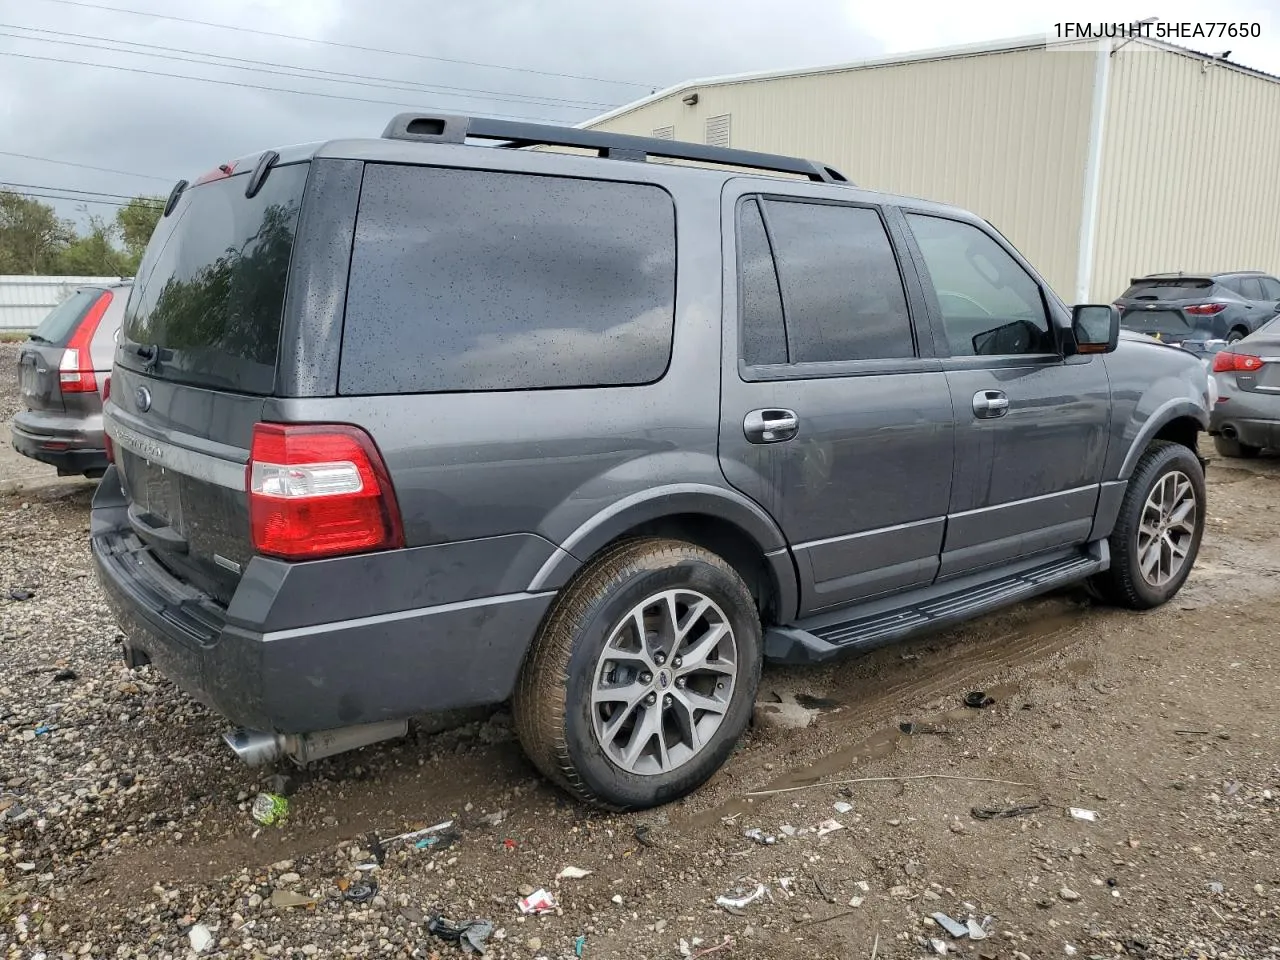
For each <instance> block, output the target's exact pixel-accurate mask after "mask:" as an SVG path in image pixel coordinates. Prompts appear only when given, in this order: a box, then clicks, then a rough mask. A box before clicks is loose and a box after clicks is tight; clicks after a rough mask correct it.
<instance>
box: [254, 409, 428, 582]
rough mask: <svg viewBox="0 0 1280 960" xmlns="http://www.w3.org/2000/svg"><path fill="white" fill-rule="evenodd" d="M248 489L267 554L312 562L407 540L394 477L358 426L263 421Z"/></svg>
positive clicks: (259, 546) (261, 548)
mask: <svg viewBox="0 0 1280 960" xmlns="http://www.w3.org/2000/svg"><path fill="white" fill-rule="evenodd" d="M245 487H246V489H247V490H248V494H249V523H250V528H251V530H252V534H253V545H254V547H255V549H256V550H257V551H258V552H259V553H261V554H264V555H267V556H273V557H282V558H284V559H288V560H314V559H318V558H320V557H333V556H339V555H342V554H350V553H361V552H365V551H369V550H389V549H393V548H396V547H402V546H404V532H403V529H402V527H401V525H400V508H399V506H398V505H397V504H396V496H395V490H394V489H393V488H392V486H391V476H390V475H389V474H388V473H387V468H386V464H384V463H383V461H382V455H381V454H380V453H379V452H378V448H377V447H376V446H374V443H373V440H372V439H371V438H370V437H369V435H368V434H367V433H365V432H364V431H363V430H360V429H359V428H357V427H352V426H348V425H345V424H327V423H325V424H316V423H308V424H291V423H290V424H285V423H259V424H257V425H256V426H255V427H254V428H253V446H252V449H251V451H250V454H249V463H248V466H247V467H246V468H245Z"/></svg>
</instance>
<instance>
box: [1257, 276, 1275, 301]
mask: <svg viewBox="0 0 1280 960" xmlns="http://www.w3.org/2000/svg"><path fill="white" fill-rule="evenodd" d="M1258 282H1259V283H1260V284H1262V294H1263V296H1262V299H1264V300H1280V280H1277V279H1276V278H1275V277H1261V278H1260V279H1259V280H1258Z"/></svg>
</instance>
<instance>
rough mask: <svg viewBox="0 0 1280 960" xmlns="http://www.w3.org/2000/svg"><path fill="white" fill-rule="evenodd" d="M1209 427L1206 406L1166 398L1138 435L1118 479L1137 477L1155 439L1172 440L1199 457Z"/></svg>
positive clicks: (1184, 400) (1130, 446)
mask: <svg viewBox="0 0 1280 960" xmlns="http://www.w3.org/2000/svg"><path fill="white" fill-rule="evenodd" d="M1208 429H1209V415H1208V414H1207V413H1206V412H1205V410H1204V408H1203V407H1202V406H1200V405H1199V404H1197V403H1195V402H1194V401H1191V400H1188V399H1185V398H1180V399H1175V400H1168V401H1166V402H1165V403H1163V404H1161V405H1160V407H1158V408H1157V409H1156V410H1155V412H1154V413H1152V415H1151V416H1150V417H1148V418H1147V422H1146V423H1145V424H1143V426H1142V429H1141V430H1140V431H1138V435H1137V436H1136V437H1134V439H1133V443H1131V444H1130V445H1129V452H1128V453H1126V454H1125V458H1124V463H1123V464H1122V465H1121V467H1120V476H1119V477H1118V478H1117V479H1119V480H1125V481H1127V480H1128V479H1129V478H1130V477H1132V476H1133V471H1134V468H1135V467H1137V465H1138V460H1139V459H1140V458H1141V457H1142V454H1143V453H1144V452H1145V451H1146V449H1147V447H1149V446H1151V442H1152V441H1153V440H1171V441H1173V442H1174V443H1178V444H1181V445H1182V446H1184V447H1187V448H1188V449H1189V450H1191V452H1192V453H1195V454H1196V455H1197V456H1199V453H1198V441H1199V437H1200V434H1201V433H1202V432H1203V431H1205V430H1208Z"/></svg>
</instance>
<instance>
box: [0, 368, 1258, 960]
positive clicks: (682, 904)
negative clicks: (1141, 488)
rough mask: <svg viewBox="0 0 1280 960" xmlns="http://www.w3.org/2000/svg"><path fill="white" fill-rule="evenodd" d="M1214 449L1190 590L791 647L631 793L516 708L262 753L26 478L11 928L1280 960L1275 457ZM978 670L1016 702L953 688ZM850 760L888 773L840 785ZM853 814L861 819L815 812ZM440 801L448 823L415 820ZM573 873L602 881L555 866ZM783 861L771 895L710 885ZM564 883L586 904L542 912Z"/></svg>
mask: <svg viewBox="0 0 1280 960" xmlns="http://www.w3.org/2000/svg"><path fill="white" fill-rule="evenodd" d="M11 352H12V351H11V348H10V347H8V346H5V345H0V398H2V399H0V404H5V405H6V406H5V407H4V410H5V411H6V412H9V411H11V409H12V403H11V401H10V399H9V396H8V395H10V394H11V393H12V390H13V383H12V372H11V370H12V366H13V364H12V357H11V356H10V355H9V354H10V353H11ZM1210 477H1211V483H1210V510H1211V517H1210V523H1209V526H1208V532H1207V534H1206V542H1205V546H1204V549H1203V551H1202V554H1201V560H1200V562H1199V563H1198V564H1197V569H1196V572H1195V574H1194V576H1193V578H1192V580H1191V581H1190V582H1189V583H1188V585H1187V587H1186V588H1185V589H1184V591H1183V593H1182V594H1181V595H1180V596H1179V597H1178V598H1177V600H1176V601H1174V602H1173V603H1171V604H1169V605H1167V606H1166V607H1164V608H1162V609H1161V610H1158V611H1154V612H1151V613H1148V614H1142V615H1137V614H1130V613H1124V612H1119V611H1114V610H1108V609H1104V608H1099V607H1095V606H1092V605H1090V604H1089V602H1088V601H1087V599H1085V598H1084V597H1083V596H1082V595H1080V594H1078V593H1073V592H1068V593H1064V594H1060V595H1055V596H1051V597H1048V598H1045V599H1042V600H1039V601H1036V602H1034V603H1030V604H1024V605H1021V606H1019V607H1017V608H1014V609H1012V610H1009V611H1007V612H1005V613H1001V614H999V615H997V616H994V617H989V618H986V619H984V620H982V621H980V622H977V623H975V624H972V625H969V626H967V627H966V628H964V629H961V630H956V631H951V632H948V633H945V634H940V635H937V636H933V637H928V638H924V639H921V640H917V641H913V642H910V643H908V644H905V645H902V646H898V647H894V648H891V649H886V650H882V651H879V652H877V653H875V654H872V655H869V656H866V657H861V658H858V659H856V660H852V661H848V662H846V663H843V664H838V665H835V666H831V667H826V668H821V669H807V670H794V669H789V670H780V669H771V670H768V671H766V674H765V678H764V683H763V686H762V694H761V700H762V705H761V707H760V709H759V711H758V722H757V723H756V724H755V725H754V726H753V728H752V730H751V732H750V734H749V735H748V737H746V738H745V740H744V742H743V744H742V746H741V749H740V750H739V751H738V752H737V753H736V754H735V756H734V757H733V759H732V760H731V761H730V762H729V764H728V765H727V767H726V769H725V770H724V771H723V772H722V773H721V774H720V775H718V776H717V777H716V778H715V779H714V780H713V781H712V782H711V783H709V784H708V785H707V787H706V788H704V789H703V790H702V791H701V792H700V793H699V794H698V795H696V796H695V797H692V798H689V799H688V800H685V801H683V802H680V803H676V804H672V805H670V806H668V807H665V808H662V809H659V810H655V811H649V812H646V813H642V814H633V815H615V816H611V815H605V814H599V813H596V812H592V811H588V810H586V809H583V808H581V807H578V806H576V805H575V804H573V803H571V802H568V801H566V800H565V799H564V798H563V797H561V796H560V795H559V794H557V793H556V792H555V791H554V790H552V789H550V788H549V787H547V786H546V785H545V784H544V783H543V782H542V781H541V780H540V779H539V778H538V777H537V776H536V775H535V774H534V772H533V771H532V768H531V767H530V766H529V765H528V763H527V762H526V761H525V760H524V759H523V757H522V756H521V754H520V751H519V747H518V745H517V744H516V743H515V741H514V739H513V736H512V733H511V728H510V723H509V718H508V717H507V716H506V715H505V714H504V713H503V712H502V711H498V712H496V713H493V714H490V715H486V716H483V717H477V718H475V719H474V720H472V721H471V722H469V723H467V724H465V725H463V726H460V727H457V728H455V729H450V730H446V731H443V732H436V733H428V732H426V730H427V728H425V727H424V728H423V729H420V730H418V731H416V732H415V735H414V736H412V737H410V738H408V739H406V740H404V741H401V742H397V743H391V744H383V745H379V746H376V747H372V748H369V749H366V750H362V751H358V752H355V753H352V754H349V755H345V756H342V757H337V758H333V759H332V760H329V761H325V762H322V763H321V764H319V765H317V767H316V768H315V769H314V770H311V771H308V772H307V773H306V774H305V775H304V774H302V773H299V772H296V771H293V772H290V771H284V773H288V774H289V776H288V778H287V780H283V781H282V780H275V781H273V779H272V773H271V771H253V770H249V769H246V768H244V767H242V766H240V765H239V764H238V763H236V762H235V761H233V760H232V758H231V757H230V754H229V751H227V750H226V748H225V746H224V745H223V744H222V743H221V742H220V734H221V732H222V731H223V730H224V724H223V723H222V722H221V721H220V720H219V718H217V717H216V716H214V715H212V714H210V713H209V712H208V711H207V710H205V709H204V708H203V707H201V706H199V705H198V704H196V703H194V702H193V701H192V700H190V699H189V698H188V697H186V696H185V695H184V694H182V693H181V692H180V691H178V690H176V689H175V688H174V687H173V686H172V685H170V684H169V683H168V682H167V681H166V680H165V679H164V678H163V677H160V676H158V675H156V674H155V673H154V672H152V671H150V670H149V669H148V668H143V669H141V670H138V671H129V670H127V669H126V668H125V667H124V666H123V665H122V663H121V662H120V660H119V641H120V634H119V631H118V630H117V628H116V627H115V624H114V623H113V622H112V620H111V618H110V616H109V615H108V613H107V611H106V609H105V606H104V603H103V600H102V597H101V595H100V593H99V591H98V587H97V585H96V582H95V580H94V578H93V574H92V570H91V563H90V560H89V556H88V551H87V548H86V544H85V535H86V531H87V526H88V500H89V496H90V493H89V491H87V490H85V489H83V488H56V489H49V490H46V491H44V492H43V493H25V494H22V495H19V496H15V497H8V498H0V719H3V726H0V784H2V785H3V791H2V792H0V948H3V949H4V950H6V951H7V952H6V956H8V957H13V958H18V957H22V958H35V957H38V956H45V957H48V958H55V957H94V958H98V957H102V958H106V957H148V958H164V957H173V958H178V957H187V956H189V955H191V953H192V945H193V943H195V944H198V945H199V946H201V947H203V948H204V949H203V955H204V956H220V957H281V958H294V957H310V956H325V957H328V956H333V957H337V956H368V957H405V956H418V957H423V958H427V957H432V956H437V955H438V956H439V957H450V956H461V955H462V953H461V950H460V949H459V947H458V946H456V945H454V944H451V943H448V942H446V941H444V940H442V939H439V938H437V937H433V936H432V935H431V934H430V933H429V932H428V931H427V921H428V920H429V918H430V917H431V916H432V915H433V914H435V913H437V912H439V913H441V914H443V915H444V916H445V917H447V918H449V919H452V920H455V921H464V920H469V919H473V918H483V919H487V920H490V921H491V922H492V923H493V924H494V927H495V930H494V933H493V934H492V937H491V939H490V940H489V944H488V946H489V951H490V953H489V955H490V956H494V957H503V958H506V957H510V958H515V957H521V958H530V960H532V958H537V957H547V958H562V957H574V956H575V955H581V956H583V957H587V958H592V960H594V958H627V960H632V958H666V957H671V958H676V957H680V956H682V955H699V954H700V953H702V954H703V955H709V956H711V957H713V958H720V957H725V958H739V960H741V958H780V960H788V958H795V960H799V958H854V957H856V958H863V957H870V956H872V955H873V954H874V955H875V956H876V957H878V958H898V957H923V956H927V955H929V953H930V950H931V949H932V948H931V947H930V946H929V940H930V939H931V938H936V939H938V940H939V941H940V942H942V943H945V944H946V946H947V949H948V951H949V952H951V953H958V954H961V955H964V956H968V957H974V958H977V957H984V956H985V957H997V958H1014V960H1017V958H1039V957H1055V956H1078V957H1081V958H1085V957H1115V956H1137V957H1151V958H1164V957H1202V956H1203V957H1239V958H1261V957H1267V956H1275V955H1277V954H1280V856H1278V852H1280V809H1278V802H1280V801H1278V799H1277V798H1278V797H1280V749H1278V748H1280V720H1278V719H1277V711H1276V703H1277V700H1278V699H1280V651H1278V650H1277V646H1276V639H1275V636H1276V635H1275V628H1274V623H1275V610H1276V609H1277V606H1276V603H1277V599H1278V597H1277V594H1280V577H1278V576H1277V573H1280V546H1278V544H1277V541H1276V539H1275V536H1274V531H1275V529H1276V526H1277V524H1276V520H1277V513H1276V511H1277V504H1278V503H1280V498H1278V497H1277V493H1278V492H1280V460H1277V459H1270V460H1268V459H1263V460H1261V461H1256V462H1252V463H1248V464H1245V463H1243V462H1232V463H1229V464H1223V463H1222V462H1221V461H1217V462H1215V463H1214V465H1213V466H1212V467H1211V469H1210ZM11 591H17V592H18V593H17V595H18V596H22V595H25V594H26V593H30V594H31V596H30V598H29V599H26V600H15V599H8V598H10V597H11ZM975 689H981V690H986V691H987V692H988V693H989V694H991V695H992V696H993V697H994V699H995V701H996V702H995V703H994V704H993V705H992V706H990V707H988V708H986V709H982V710H971V709H965V708H964V707H962V706H959V704H960V700H961V698H962V697H963V695H964V694H965V692H966V691H969V690H975ZM795 717H799V718H801V720H807V721H809V724H808V726H806V727H804V728H803V729H792V728H789V727H788V726H787V723H786V721H787V720H788V718H795ZM904 724H906V725H908V726H906V728H905V730H904V728H903V726H902V725H904ZM924 777H927V779H918V778H924ZM950 778H954V779H950ZM842 779H858V780H860V781H862V782H855V783H847V784H832V785H827V784H828V782H829V781H831V780H842ZM271 786H276V787H281V788H283V789H285V790H287V791H288V792H289V793H290V804H291V809H290V815H289V817H288V819H287V821H286V822H285V824H284V825H283V826H280V827H272V828H262V827H259V826H258V825H257V824H256V823H254V822H253V820H252V818H251V816H250V813H249V806H250V803H251V801H252V799H253V797H254V795H255V794H256V793H257V792H258V791H259V790H261V789H263V788H267V787H271ZM767 791H785V792H767ZM753 792H755V793H759V794H760V795H757V796H748V794H750V793H753ZM762 792H763V793H762ZM1015 806H1017V807H1023V808H1025V809H1023V810H1022V811H1021V812H1019V813H1018V815H1016V816H1009V817H997V818H993V819H981V818H980V817H978V816H976V815H975V813H974V810H975V809H977V810H979V811H981V810H983V809H1000V810H1007V809H1009V808H1011V807H1015ZM1070 807H1079V808H1087V809H1089V810H1093V811H1096V814H1097V819H1096V821H1086V820H1078V819H1074V818H1073V817H1072V816H1071V815H1070V814H1069V813H1068V809H1067V808H1070ZM828 819H835V820H836V821H838V822H839V823H840V824H841V825H842V829H839V830H835V831H833V832H830V833H826V834H824V835H822V836H818V835H817V833H816V832H815V831H814V829H813V828H815V827H816V826H817V825H819V824H821V823H822V822H823V821H826V820H828ZM446 820H453V821H454V822H455V831H454V832H448V833H446V834H443V837H444V839H443V840H441V841H440V842H437V843H435V844H434V845H431V846H426V847H424V848H422V849H420V848H418V847H417V845H416V844H415V843H414V842H412V841H391V840H389V838H390V837H393V836H394V835H396V834H398V833H402V832H405V831H408V830H414V829H420V828H422V827H426V826H430V825H433V824H436V823H439V822H442V821H446ZM749 828H759V829H761V830H762V831H763V832H764V833H765V834H766V835H770V836H774V837H776V838H777V841H776V842H775V843H772V844H761V843H757V842H755V841H753V840H751V839H749V838H747V837H745V836H744V835H743V833H744V830H746V829H749ZM569 866H573V867H579V868H582V869H583V870H586V871H590V873H589V874H588V875H586V876H585V877H581V878H578V879H570V878H564V879H559V880H558V879H557V875H558V874H560V872H561V871H562V870H563V869H564V868H565V867H569ZM758 885H763V886H764V888H765V891H766V892H765V894H764V896H763V898H762V899H760V900H757V901H755V902H753V903H750V904H748V905H746V906H744V907H743V908H741V909H726V908H723V907H720V906H717V905H716V902H715V901H716V898H717V897H718V896H719V895H721V894H726V893H730V894H735V895H736V892H741V893H751V892H753V891H755V890H756V889H757V886H758ZM539 887H544V888H546V889H547V890H550V891H552V893H553V894H554V895H555V897H556V898H557V899H558V902H559V907H558V909H556V910H555V911H553V912H551V913H549V914H546V915H544V916H539V917H525V916H522V915H520V913H519V912H518V911H517V909H516V900H517V899H518V898H519V897H520V896H521V895H522V894H528V893H530V892H531V891H532V890H533V889H535V888H539ZM935 912H943V913H945V914H947V915H948V916H949V917H950V918H954V919H956V920H959V921H960V922H961V923H964V922H966V921H967V920H968V919H969V918H970V916H972V917H973V918H974V919H975V921H977V922H978V923H979V924H981V923H982V922H983V921H984V920H985V918H987V917H990V918H991V919H990V920H989V921H988V922H987V926H986V932H988V934H989V935H988V936H987V937H986V938H985V939H982V940H972V939H968V938H963V939H956V938H952V937H951V936H950V935H948V934H947V933H946V931H945V930H943V929H942V928H940V927H939V926H938V922H937V921H935V920H934V919H932V917H931V915H932V914H933V913H935ZM580 938H581V939H580ZM726 938H728V940H727V941H726ZM682 944H683V953H682ZM717 946H721V949H719V950H718V951H716V952H713V953H709V954H707V953H706V952H707V951H710V950H711V949H712V948H715V947H717Z"/></svg>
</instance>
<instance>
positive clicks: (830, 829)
mask: <svg viewBox="0 0 1280 960" xmlns="http://www.w3.org/2000/svg"><path fill="white" fill-rule="evenodd" d="M843 829H844V824H843V823H841V822H840V821H839V820H823V821H822V822H821V823H820V824H818V836H820V837H825V836H826V835H827V834H828V833H835V832H836V831H837V830H843Z"/></svg>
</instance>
